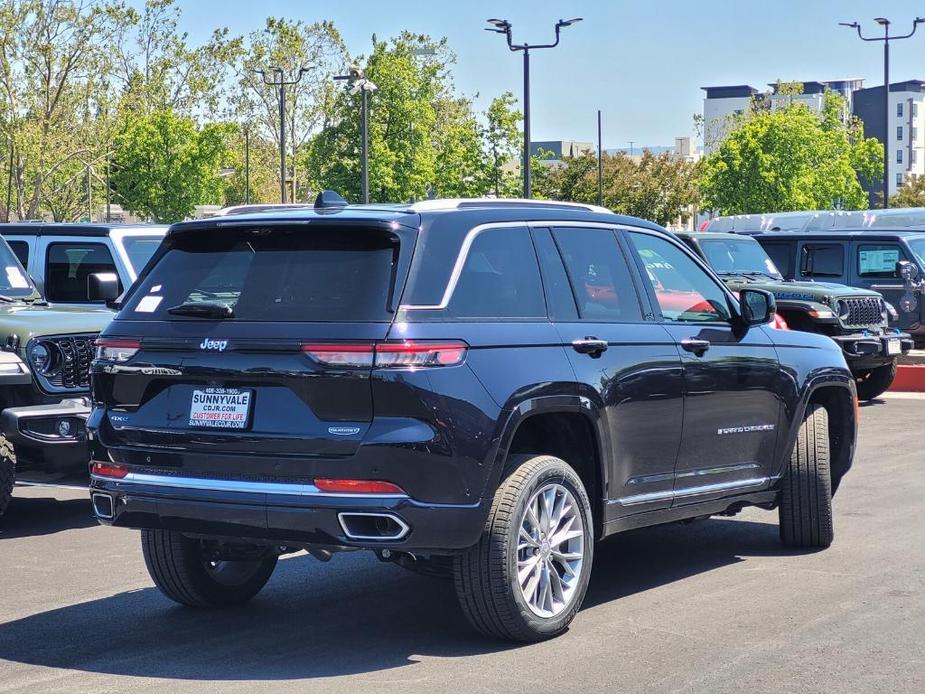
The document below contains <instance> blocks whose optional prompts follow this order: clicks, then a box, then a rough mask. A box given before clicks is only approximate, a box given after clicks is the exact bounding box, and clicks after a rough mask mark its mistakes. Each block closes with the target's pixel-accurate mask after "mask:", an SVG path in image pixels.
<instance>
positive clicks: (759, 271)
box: [676, 231, 913, 400]
mask: <svg viewBox="0 0 925 694" xmlns="http://www.w3.org/2000/svg"><path fill="white" fill-rule="evenodd" d="M676 235H677V236H678V238H680V239H681V240H682V241H684V243H686V244H687V245H688V246H689V247H690V248H691V249H692V250H693V251H694V252H695V253H696V254H697V255H698V256H699V257H700V258H702V259H703V260H704V261H705V262H706V263H707V264H708V265H709V266H710V267H712V268H713V271H714V272H715V273H716V274H717V275H719V276H720V278H721V279H722V280H723V281H724V282H725V283H726V284H727V285H728V286H729V288H730V289H732V290H733V291H736V290H738V289H741V288H743V287H750V288H756V289H765V290H767V291H769V292H771V293H773V294H774V298H775V300H776V301H777V313H778V315H779V316H780V317H781V318H783V319H784V321H786V323H787V327H788V328H789V329H791V330H802V331H804V332H811V333H821V334H823V335H828V336H829V337H831V338H832V339H833V340H835V342H837V343H838V345H839V346H840V347H841V348H842V352H843V353H844V355H845V361H846V362H848V367H849V368H850V369H851V373H852V374H854V376H855V378H857V388H858V398H860V399H861V400H872V399H873V398H876V397H877V396H878V395H880V394H881V393H883V392H884V391H885V390H886V389H887V388H889V387H890V384H891V383H892V382H893V378H894V377H895V375H896V361H897V359H898V357H899V355H900V354H904V353H906V352H908V351H909V350H910V349H912V347H913V341H912V337H911V336H910V335H909V334H908V333H904V332H901V331H900V330H899V329H898V328H890V327H889V321H890V318H891V316H892V318H893V320H896V319H897V318H898V315H897V314H896V310H895V309H894V308H893V307H891V306H890V305H889V304H888V303H887V302H886V301H884V299H883V297H882V296H881V295H880V294H878V293H877V292H875V291H871V290H869V289H859V288H857V287H848V286H846V285H843V284H832V283H829V282H796V281H794V280H785V279H784V278H783V276H782V275H781V274H780V272H778V270H777V267H775V265H774V261H773V260H771V258H770V257H768V254H767V253H766V252H765V250H764V249H763V248H762V247H761V244H759V243H758V242H757V241H756V240H755V239H753V238H752V237H750V236H745V235H742V234H733V233H719V232H709V231H707V232H676Z"/></svg>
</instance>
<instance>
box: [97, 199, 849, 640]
mask: <svg viewBox="0 0 925 694" xmlns="http://www.w3.org/2000/svg"><path fill="white" fill-rule="evenodd" d="M317 207H318V209H307V210H297V211H292V212H284V213H276V214H272V215H249V216H240V217H238V218H236V219H235V223H234V224H233V225H229V224H227V222H223V221H222V220H221V219H210V220H202V221H196V222H187V223H182V224H177V225H174V226H173V227H171V229H170V231H169V232H168V234H167V237H166V238H165V241H164V244H163V245H162V246H161V247H160V249H159V250H158V251H157V253H156V254H155V257H154V258H153V259H152V262H151V263H150V264H149V265H148V266H147V268H146V269H145V271H144V272H143V273H142V275H141V276H140V277H139V280H138V282H137V283H136V284H135V285H134V287H133V288H132V289H131V290H130V291H129V293H128V295H127V296H126V297H125V298H124V300H123V302H122V304H121V309H120V311H119V313H118V314H117V316H116V318H115V320H114V321H113V322H112V323H111V324H110V325H109V327H108V328H107V329H106V330H105V331H104V332H103V334H102V336H101V337H100V340H99V342H98V343H97V344H98V348H97V352H96V359H95V360H94V362H93V366H92V373H93V396H94V401H95V403H97V407H96V408H95V409H94V411H93V413H92V415H91V418H90V420H89V422H88V425H89V431H90V434H89V437H90V444H91V458H92V464H91V498H92V502H93V507H94V509H95V513H96V515H97V518H98V519H99V520H100V522H102V523H103V524H107V525H114V526H119V527H127V528H140V529H141V530H142V532H141V544H142V551H143V554H144V557H145V562H146V565H147V568H148V571H149V572H150V574H151V576H152V578H153V580H154V582H155V583H156V584H157V586H158V587H159V588H160V590H161V591H162V592H163V593H164V594H165V595H166V596H167V597H168V598H170V599H171V600H174V601H176V602H178V603H181V604H184V605H190V606H226V605H232V604H236V603H242V602H244V601H246V600H249V599H250V598H251V597H253V596H254V595H255V594H256V593H257V592H258V591H260V589H261V588H262V587H263V585H264V584H265V583H266V582H267V580H268V579H269V577H270V575H271V574H272V573H273V570H274V567H275V565H276V563H277V557H278V556H279V555H280V554H285V553H288V552H294V551H297V550H300V549H306V550H308V552H309V553H311V555H312V556H314V557H316V558H319V559H323V560H327V559H330V558H331V556H332V555H333V554H335V553H337V552H339V551H343V550H353V549H363V550H371V551H373V552H375V553H376V554H377V555H378V556H379V558H380V559H382V560H384V561H393V562H396V563H398V564H399V565H401V566H404V567H407V568H410V569H413V570H416V571H421V572H431V573H441V572H445V571H448V572H449V573H451V575H452V576H453V578H454V581H455V589H456V593H457V596H458V598H459V601H460V604H461V605H462V609H463V612H464V613H465V615H466V616H467V617H468V619H469V621H470V622H471V623H472V624H473V625H474V626H475V628H476V629H478V630H479V631H481V632H482V633H484V634H487V635H490V636H492V637H500V638H505V639H516V640H525V641H532V640H539V639H544V638H548V637H552V636H555V635H557V634H559V633H561V632H562V631H563V630H564V629H566V627H567V626H568V624H569V622H570V621H571V620H572V618H573V617H574V615H575V613H576V611H577V610H578V608H579V607H580V605H581V602H582V600H583V598H584V595H585V591H586V589H587V586H588V578H589V575H590V572H591V564H592V560H593V555H594V543H595V541H596V540H598V539H600V538H603V537H607V536H608V535H611V534H613V533H616V532H620V531H624V530H628V529H631V528H638V527H642V526H647V525H654V524H659V523H668V522H674V521H680V520H685V519H692V518H699V517H705V516H710V515H713V514H722V515H732V514H735V513H737V512H738V511H739V510H741V509H742V508H743V507H746V506H758V507H760V508H764V509H774V508H777V509H778V516H779V523H780V534H781V539H782V540H783V542H784V544H786V545H788V546H795V547H825V546H827V545H829V543H831V542H832V539H833V524H832V523H833V519H832V505H831V501H832V493H833V492H834V491H835V489H836V488H837V487H838V484H839V481H840V480H841V479H842V478H843V476H844V475H845V473H846V472H847V471H848V469H849V467H850V466H851V462H852V457H853V454H854V448H855V429H856V416H855V407H856V393H855V385H854V383H855V379H854V377H853V375H852V374H851V372H850V371H849V370H848V368H847V366H846V364H845V359H844V357H843V355H842V353H841V351H840V350H839V349H838V347H837V346H836V345H835V343H833V342H832V341H831V340H830V339H829V338H827V337H824V336H822V335H815V334H811V333H804V332H797V331H785V330H774V329H771V328H770V327H768V326H767V324H768V322H769V321H770V320H771V318H772V314H773V313H774V308H775V304H774V298H773V296H772V294H771V293H770V292H767V291H764V290H761V289H754V288H752V287H750V286H745V287H743V288H742V289H741V290H740V291H739V297H738V298H736V297H735V296H734V295H733V294H732V292H731V291H730V290H729V289H728V288H727V287H726V285H725V284H723V282H722V281H721V280H720V279H719V278H718V277H717V276H716V275H715V274H713V273H712V272H711V271H710V270H709V269H708V268H707V267H706V266H705V265H704V264H703V263H702V262H701V261H700V260H699V259H698V258H697V257H696V256H695V255H694V254H693V253H692V252H691V251H690V250H689V249H688V248H687V247H686V246H684V244H682V243H681V242H680V241H679V240H678V239H677V238H675V237H674V236H672V235H671V234H669V233H668V232H666V231H664V230H663V229H662V228H660V227H658V226H656V225H654V224H651V223H649V222H645V221H643V220H640V219H635V218H631V217H624V216H619V215H615V214H612V213H610V212H609V211H607V210H604V209H602V208H596V207H592V206H584V205H573V204H561V203H552V202H535V201H529V202H520V201H505V200H468V201H466V200H457V201H440V200H436V201H426V202H421V203H417V204H406V205H396V206H382V207H376V206H348V205H347V204H346V203H345V202H343V201H342V200H341V199H340V198H338V197H336V196H334V195H332V194H330V193H326V194H323V195H321V196H320V198H319V202H318V204H317ZM795 442H797V445H795ZM114 567H115V564H114Z"/></svg>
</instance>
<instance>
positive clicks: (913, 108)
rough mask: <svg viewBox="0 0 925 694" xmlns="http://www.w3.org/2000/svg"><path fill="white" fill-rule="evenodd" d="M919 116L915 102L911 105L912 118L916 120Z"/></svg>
mask: <svg viewBox="0 0 925 694" xmlns="http://www.w3.org/2000/svg"><path fill="white" fill-rule="evenodd" d="M918 115H919V105H918V104H917V103H915V102H913V103H912V117H913V118H917V117H918Z"/></svg>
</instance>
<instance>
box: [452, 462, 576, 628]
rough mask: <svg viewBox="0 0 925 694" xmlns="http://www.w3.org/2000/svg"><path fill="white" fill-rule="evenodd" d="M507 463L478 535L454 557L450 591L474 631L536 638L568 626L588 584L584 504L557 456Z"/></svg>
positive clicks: (569, 470) (571, 472)
mask: <svg viewBox="0 0 925 694" xmlns="http://www.w3.org/2000/svg"><path fill="white" fill-rule="evenodd" d="M512 462H513V466H514V469H513V471H512V472H511V473H510V475H508V477H507V478H506V479H505V480H504V481H503V482H502V483H501V486H500V487H499V488H498V490H497V492H495V498H494V501H493V502H492V506H491V510H490V511H489V514H488V518H487V520H486V522H485V528H484V530H483V532H482V538H481V539H480V540H479V542H478V544H476V545H475V546H474V547H472V548H471V549H469V550H468V551H467V552H465V553H464V554H461V555H457V556H456V558H455V571H454V574H455V576H454V580H455V586H456V595H457V597H458V598H459V604H460V606H461V607H462V610H463V613H464V614H465V615H466V618H467V619H468V620H469V622H470V624H472V626H473V627H475V628H476V630H478V631H480V632H481V633H482V634H485V635H486V636H490V637H494V638H500V639H508V640H515V641H541V640H543V639H548V638H552V637H553V636H558V635H559V634H561V633H562V632H563V631H565V630H566V629H567V628H568V625H569V623H570V622H571V621H572V619H573V618H574V616H575V614H576V613H577V612H578V609H579V608H580V607H581V603H582V601H583V600H584V597H585V592H586V591H587V589H588V578H589V576H590V575H591V562H592V559H593V552H594V534H593V530H592V528H593V525H592V517H591V503H590V501H589V500H588V495H587V493H586V492H585V488H584V486H583V485H582V483H581V479H580V478H579V477H578V475H577V474H576V473H575V471H574V470H573V469H572V468H571V467H570V466H569V465H568V464H567V463H565V462H564V461H562V460H560V459H559V458H554V457H552V456H546V455H542V456H517V457H516V458H515V459H514V460H513V461H512ZM534 521H536V522H534ZM576 533H577V534H576Z"/></svg>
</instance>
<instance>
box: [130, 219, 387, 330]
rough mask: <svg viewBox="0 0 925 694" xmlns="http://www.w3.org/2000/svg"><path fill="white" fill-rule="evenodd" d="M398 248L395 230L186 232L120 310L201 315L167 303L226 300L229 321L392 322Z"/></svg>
mask: <svg viewBox="0 0 925 694" xmlns="http://www.w3.org/2000/svg"><path fill="white" fill-rule="evenodd" d="M398 248H399V244H398V239H397V237H395V236H394V235H392V234H390V233H387V232H380V231H377V230H372V229H368V230H367V229H362V230H358V229H346V228H343V227H340V228H337V229H336V230H335V229H311V230H309V229H306V228H304V227H301V228H296V229H291V230H290V229H280V228H275V229H273V230H272V231H271V230H266V229H261V230H248V231H237V230H226V229H222V230H220V231H211V230H210V231H202V232H200V231H191V232H186V233H185V234H183V235H181V236H179V237H178V238H177V239H176V240H175V241H173V243H172V245H171V247H170V249H169V250H167V252H166V253H165V254H164V255H162V256H161V257H160V259H159V260H158V262H157V263H156V265H155V266H154V267H153V268H152V269H151V272H149V273H148V275H147V277H145V278H144V281H143V282H142V283H141V284H140V285H139V287H138V289H137V290H136V291H135V292H134V293H133V294H132V296H131V298H130V299H129V301H128V302H127V304H126V306H125V307H124V308H123V310H122V314H121V315H122V317H124V318H129V319H132V320H138V319H144V318H154V319H161V320H163V319H170V320H195V319H196V318H195V317H193V316H192V315H178V314H172V313H169V312H168V309H170V308H171V307H177V306H181V305H185V306H186V307H187V308H189V307H190V306H192V307H193V309H195V306H196V305H199V304H206V305H211V304H223V305H225V306H227V307H228V308H230V309H231V311H232V312H233V316H232V317H231V318H230V320H242V321H267V322H286V321H292V322H313V321H320V322H334V321H337V322H387V321H389V320H390V319H391V315H392V314H391V313H390V303H391V295H392V292H393V289H394V287H395V279H396V278H395V268H396V264H397V259H398ZM185 313H186V314H193V313H194V311H185ZM225 320H229V319H228V318H226V319H225Z"/></svg>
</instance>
